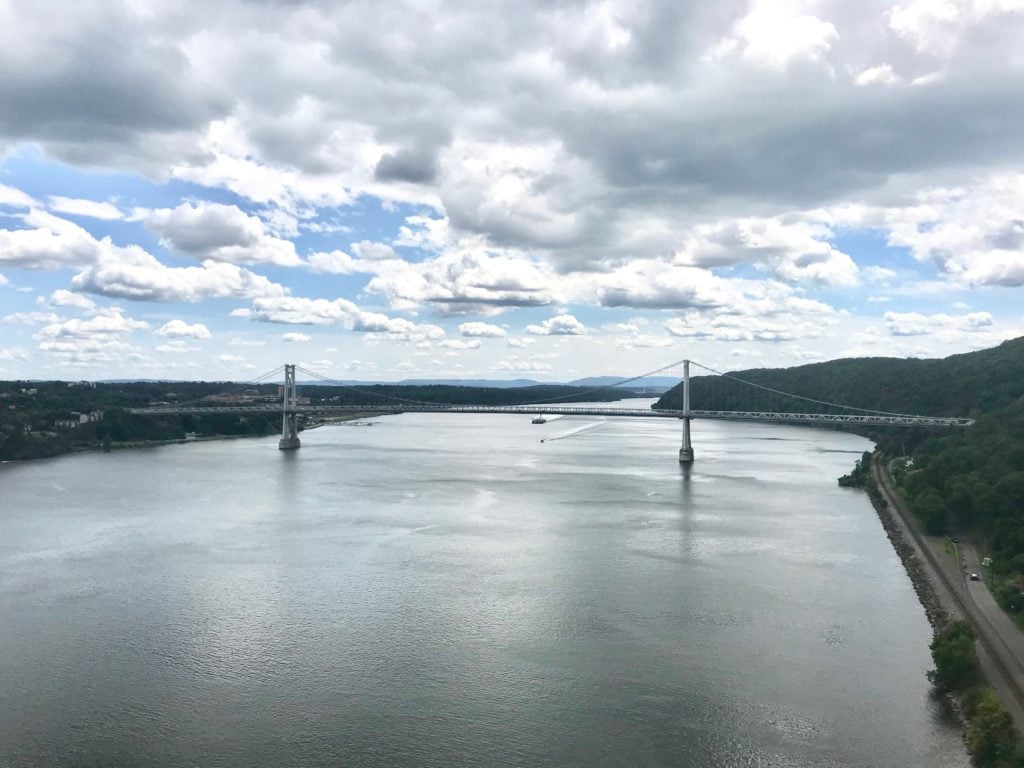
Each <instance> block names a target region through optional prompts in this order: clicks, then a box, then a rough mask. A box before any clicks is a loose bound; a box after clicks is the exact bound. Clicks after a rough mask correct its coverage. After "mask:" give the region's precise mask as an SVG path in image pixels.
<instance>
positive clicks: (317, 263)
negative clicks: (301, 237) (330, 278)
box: [306, 251, 363, 275]
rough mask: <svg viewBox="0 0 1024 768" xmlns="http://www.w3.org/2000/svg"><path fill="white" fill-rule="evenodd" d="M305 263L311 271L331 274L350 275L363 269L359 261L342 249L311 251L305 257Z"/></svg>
mask: <svg viewBox="0 0 1024 768" xmlns="http://www.w3.org/2000/svg"><path fill="white" fill-rule="evenodd" d="M306 264H307V265H308V267H309V269H310V270H311V271H313V272H326V273H327V274H332V275H350V274H352V273H353V272H361V271H363V268H362V266H361V265H360V263H359V261H358V260H357V259H353V258H352V257H351V256H349V255H348V254H347V253H345V252H344V251H330V252H324V251H318V252H316V253H311V254H310V255H309V256H307V257H306Z"/></svg>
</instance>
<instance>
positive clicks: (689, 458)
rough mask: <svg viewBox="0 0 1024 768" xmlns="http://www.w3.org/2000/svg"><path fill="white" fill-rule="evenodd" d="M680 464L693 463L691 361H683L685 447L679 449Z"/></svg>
mask: <svg viewBox="0 0 1024 768" xmlns="http://www.w3.org/2000/svg"><path fill="white" fill-rule="evenodd" d="M679 463H680V464H692V463H693V443H691V442H690V361H689V360H683V446H682V448H680V449H679Z"/></svg>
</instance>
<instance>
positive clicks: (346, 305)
mask: <svg viewBox="0 0 1024 768" xmlns="http://www.w3.org/2000/svg"><path fill="white" fill-rule="evenodd" d="M232 314H233V315H235V316H236V317H250V318H251V319H253V320H258V321H261V322H266V323H284V324H287V325H339V326H341V327H343V328H346V329H348V330H351V331H362V332H365V333H367V334H369V335H370V336H371V338H377V339H391V340H394V341H413V340H419V339H424V338H426V339H438V338H441V337H443V336H444V330H443V329H441V328H439V327H438V326H436V325H430V324H417V323H413V322H412V321H410V320H406V319H405V318H401V317H394V318H393V317H388V316H387V315H383V314H380V313H377V312H364V311H363V310H361V309H359V307H357V306H356V305H355V304H353V303H352V302H351V301H348V300H347V299H334V300H329V299H308V298H301V297H292V296H285V297H280V298H266V299H256V300H255V301H254V302H253V305H252V308H251V309H248V310H244V311H238V310H236V311H234V312H232Z"/></svg>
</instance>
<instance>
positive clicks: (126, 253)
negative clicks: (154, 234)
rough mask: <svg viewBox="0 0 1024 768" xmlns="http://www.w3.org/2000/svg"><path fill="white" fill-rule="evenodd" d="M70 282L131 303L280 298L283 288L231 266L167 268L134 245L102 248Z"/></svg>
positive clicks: (87, 289) (214, 262) (77, 287)
mask: <svg viewBox="0 0 1024 768" xmlns="http://www.w3.org/2000/svg"><path fill="white" fill-rule="evenodd" d="M71 284H72V285H73V286H74V287H75V288H76V289H77V290H80V291H86V292H88V293H96V294H99V295H101V296H111V297H113V298H120V299H131V300H132V301H156V302H196V301H202V300H204V299H221V298H239V299H248V298H252V297H255V296H271V297H272V296H284V295H285V294H286V293H287V290H286V289H285V288H284V287H283V286H281V285H279V284H277V283H273V282H271V281H270V280H268V279H267V278H266V277H263V276H262V275H257V274H255V273H253V272H250V271H249V270H247V269H244V268H242V267H238V266H235V265H234V264H225V263H222V262H216V261H206V262H203V265H202V266H199V267H169V266H167V265H166V264H164V263H163V262H161V261H159V260H157V259H156V258H155V257H154V256H152V255H151V254H149V253H147V252H146V251H144V250H142V249H141V248H139V247H137V246H129V247H127V248H116V249H106V250H104V252H103V253H101V255H100V257H99V259H98V260H97V263H96V264H95V265H94V266H89V267H87V268H85V269H84V270H82V271H81V272H79V273H78V274H77V275H75V276H74V278H72V280H71Z"/></svg>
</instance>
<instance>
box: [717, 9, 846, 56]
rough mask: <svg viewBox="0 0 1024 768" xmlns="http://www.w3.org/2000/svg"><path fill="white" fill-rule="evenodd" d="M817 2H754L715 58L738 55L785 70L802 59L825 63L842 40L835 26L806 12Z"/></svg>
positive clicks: (734, 27)
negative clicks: (837, 43)
mask: <svg viewBox="0 0 1024 768" xmlns="http://www.w3.org/2000/svg"><path fill="white" fill-rule="evenodd" d="M813 6H814V3H813V2H801V1H800V0H782V1H781V2H780V0H754V2H752V3H751V8H750V10H749V12H748V13H747V14H746V15H745V16H743V17H742V18H740V19H739V20H738V21H737V22H736V23H735V25H734V26H733V29H732V34H731V36H729V37H727V38H725V39H724V40H722V41H721V42H720V43H719V44H718V45H717V46H716V47H715V50H714V53H713V56H714V57H715V58H725V57H728V56H731V55H737V56H740V57H742V58H743V59H745V60H747V61H749V62H751V63H752V64H754V65H757V66H764V67H769V68H772V69H785V68H786V67H787V66H789V65H790V64H791V63H793V62H795V61H799V60H805V61H821V60H822V59H824V57H825V55H826V54H828V53H829V51H830V50H831V49H832V46H833V45H834V44H835V43H836V41H837V40H838V39H839V32H838V31H837V30H836V28H835V25H833V24H831V23H830V22H828V21H825V20H823V19H820V18H818V17H816V16H813V15H811V14H809V13H805V12H804V10H805V9H808V8H811V7H813Z"/></svg>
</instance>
